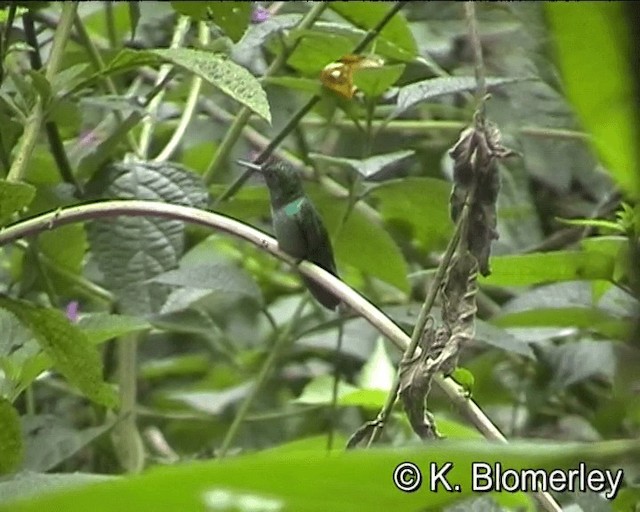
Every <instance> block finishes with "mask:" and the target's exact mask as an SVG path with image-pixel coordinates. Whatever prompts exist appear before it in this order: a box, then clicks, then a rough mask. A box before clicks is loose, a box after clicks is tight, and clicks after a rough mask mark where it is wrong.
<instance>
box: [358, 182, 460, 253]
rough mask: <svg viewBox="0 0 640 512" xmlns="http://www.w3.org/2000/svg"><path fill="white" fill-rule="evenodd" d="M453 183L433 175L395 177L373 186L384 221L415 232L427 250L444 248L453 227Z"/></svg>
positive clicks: (414, 235) (371, 192) (371, 193)
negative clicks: (451, 212)
mask: <svg viewBox="0 0 640 512" xmlns="http://www.w3.org/2000/svg"><path fill="white" fill-rule="evenodd" d="M450 194H451V184H449V183H447V182H446V181H444V180H436V179H433V178H404V179H402V180H392V181H387V182H385V183H383V184H382V185H380V186H377V187H375V188H373V189H372V190H371V191H370V192H369V194H368V195H369V196H370V197H372V198H375V199H376V200H378V201H379V211H380V214H381V215H382V217H383V218H384V220H385V221H386V222H388V223H391V224H393V225H397V226H398V227H401V228H403V229H405V230H406V231H407V232H408V233H410V234H412V235H413V237H414V238H415V239H417V241H419V242H420V244H421V245H422V246H423V247H424V248H425V249H426V250H437V249H442V248H444V246H445V244H446V243H447V241H448V239H449V236H450V235H451V232H452V230H453V223H452V222H451V219H450V218H449V196H450Z"/></svg>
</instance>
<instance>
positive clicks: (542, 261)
mask: <svg viewBox="0 0 640 512" xmlns="http://www.w3.org/2000/svg"><path fill="white" fill-rule="evenodd" d="M490 264H491V275H490V276H488V277H486V278H480V282H481V283H486V284H491V285H496V286H518V285H520V286H521V285H530V284H537V283H545V282H553V281H575V280H578V279H585V280H590V279H604V280H611V279H612V278H613V269H614V265H615V259H614V258H612V257H611V256H607V255H605V254H602V253H596V252H580V251H554V252H542V253H531V254H514V255H507V256H494V257H492V258H491V260H490Z"/></svg>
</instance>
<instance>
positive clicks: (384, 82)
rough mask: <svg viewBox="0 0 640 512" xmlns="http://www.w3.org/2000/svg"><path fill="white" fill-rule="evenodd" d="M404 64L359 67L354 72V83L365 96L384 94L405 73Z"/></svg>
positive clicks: (375, 96)
mask: <svg viewBox="0 0 640 512" xmlns="http://www.w3.org/2000/svg"><path fill="white" fill-rule="evenodd" d="M404 68H405V65H404V64H395V65H393V66H381V67H377V68H376V67H372V68H359V69H356V71H355V72H354V73H353V83H354V85H355V86H356V87H357V88H358V89H359V90H361V91H362V92H363V93H364V95H365V96H368V97H370V98H377V97H379V96H382V95H383V94H384V93H385V92H387V90H388V89H389V88H390V87H391V86H392V85H393V84H395V83H396V82H397V81H398V79H399V78H400V77H401V76H402V73H404Z"/></svg>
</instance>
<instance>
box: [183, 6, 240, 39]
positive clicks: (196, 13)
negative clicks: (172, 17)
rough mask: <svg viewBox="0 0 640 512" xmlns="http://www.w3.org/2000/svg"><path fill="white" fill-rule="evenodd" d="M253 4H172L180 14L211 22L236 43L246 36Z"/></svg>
mask: <svg viewBox="0 0 640 512" xmlns="http://www.w3.org/2000/svg"><path fill="white" fill-rule="evenodd" d="M252 5H253V4H252V3H251V2H183V1H180V2H171V7H173V8H174V9H175V10H176V11H177V12H179V13H180V14H184V15H185V16H189V17H191V18H193V19H195V20H199V21H202V20H211V21H213V22H214V23H215V24H216V25H218V26H219V27H220V28H221V29H222V30H223V31H224V33H225V34H226V35H228V36H229V37H230V38H231V40H232V41H233V42H234V43H235V42H238V41H239V40H240V38H241V37H242V35H243V34H244V32H245V30H246V29H247V26H248V25H249V20H250V18H251V9H252Z"/></svg>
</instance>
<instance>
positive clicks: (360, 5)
mask: <svg viewBox="0 0 640 512" xmlns="http://www.w3.org/2000/svg"><path fill="white" fill-rule="evenodd" d="M329 7H330V8H331V9H333V10H334V11H335V12H337V13H338V14H339V15H340V16H342V17H343V18H344V19H346V20H347V21H349V22H350V23H352V24H353V25H355V26H356V27H358V28H362V29H364V30H370V29H372V28H374V27H375V26H376V25H377V24H378V23H379V22H380V20H382V18H384V17H385V16H386V15H387V13H388V12H389V10H390V9H391V8H392V7H393V4H391V3H384V2H375V3H372V2H331V3H330V4H329ZM379 37H380V38H381V39H383V40H386V41H388V42H390V43H392V44H393V45H395V46H397V47H398V48H401V49H402V50H404V51H405V52H406V53H408V54H409V55H411V56H412V57H415V56H416V55H417V54H418V45H417V44H416V41H415V39H414V37H413V34H412V33H411V29H410V28H409V24H408V23H407V20H406V18H405V17H404V15H403V14H402V13H400V12H398V13H396V14H395V15H394V16H393V18H391V20H390V21H389V22H388V23H387V24H386V25H385V26H384V28H383V29H382V31H381V32H380V36H379Z"/></svg>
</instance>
